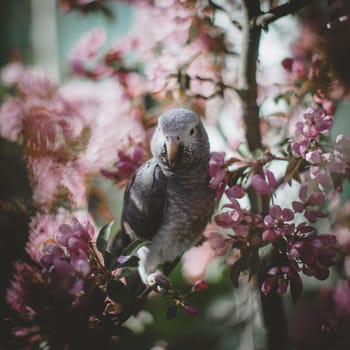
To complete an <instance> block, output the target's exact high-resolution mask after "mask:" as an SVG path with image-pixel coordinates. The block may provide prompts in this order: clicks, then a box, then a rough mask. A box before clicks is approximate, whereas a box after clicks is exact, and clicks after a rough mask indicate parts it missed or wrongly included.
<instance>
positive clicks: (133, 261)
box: [111, 255, 140, 270]
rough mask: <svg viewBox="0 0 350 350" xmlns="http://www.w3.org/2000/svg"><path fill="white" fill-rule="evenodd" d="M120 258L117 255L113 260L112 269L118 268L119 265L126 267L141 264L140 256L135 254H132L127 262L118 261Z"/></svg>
mask: <svg viewBox="0 0 350 350" xmlns="http://www.w3.org/2000/svg"><path fill="white" fill-rule="evenodd" d="M118 258H119V257H116V258H115V259H114V260H113V262H112V264H111V270H115V269H116V268H118V267H122V268H124V267H138V266H139V260H140V259H139V258H138V257H137V256H135V255H133V256H130V257H129V258H128V259H127V260H126V261H125V262H123V263H120V262H119V261H118Z"/></svg>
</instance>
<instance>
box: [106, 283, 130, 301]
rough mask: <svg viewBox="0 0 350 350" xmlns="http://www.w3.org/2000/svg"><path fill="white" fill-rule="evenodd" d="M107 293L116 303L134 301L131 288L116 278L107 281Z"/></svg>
mask: <svg viewBox="0 0 350 350" xmlns="http://www.w3.org/2000/svg"><path fill="white" fill-rule="evenodd" d="M107 295H108V297H109V298H111V299H112V300H113V301H114V302H115V303H118V304H132V303H133V301H134V296H133V294H132V292H131V290H130V289H129V288H128V287H126V286H125V285H124V284H123V283H122V282H120V281H118V280H112V281H110V282H109V283H108V285H107Z"/></svg>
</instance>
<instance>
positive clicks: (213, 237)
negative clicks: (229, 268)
mask: <svg viewBox="0 0 350 350" xmlns="http://www.w3.org/2000/svg"><path fill="white" fill-rule="evenodd" d="M208 242H209V245H210V247H211V248H212V249H213V250H214V252H215V255H216V256H223V255H226V253H227V250H228V248H229V240H228V239H227V237H225V236H224V235H223V234H221V233H218V232H211V233H210V234H209V236H208Z"/></svg>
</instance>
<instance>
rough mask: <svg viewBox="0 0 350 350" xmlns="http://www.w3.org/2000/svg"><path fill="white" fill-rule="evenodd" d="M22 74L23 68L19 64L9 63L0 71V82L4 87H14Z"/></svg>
mask: <svg viewBox="0 0 350 350" xmlns="http://www.w3.org/2000/svg"><path fill="white" fill-rule="evenodd" d="M23 72H24V68H23V65H22V64H21V63H17V62H13V63H9V64H7V65H6V66H5V67H3V68H2V69H1V74H0V80H1V82H2V83H3V84H4V85H6V86H13V85H16V84H17V83H18V81H19V80H20V78H21V76H22V74H23Z"/></svg>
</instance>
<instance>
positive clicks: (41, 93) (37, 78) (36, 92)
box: [18, 70, 56, 99]
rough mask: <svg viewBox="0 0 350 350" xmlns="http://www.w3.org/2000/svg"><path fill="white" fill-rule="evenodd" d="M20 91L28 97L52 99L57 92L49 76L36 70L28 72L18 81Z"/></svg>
mask: <svg viewBox="0 0 350 350" xmlns="http://www.w3.org/2000/svg"><path fill="white" fill-rule="evenodd" d="M18 89H19V90H20V91H21V93H22V94H24V95H25V96H27V97H30V96H35V97H36V98H40V99H50V98H51V97H52V96H53V95H54V93H55V91H56V85H55V83H54V82H53V81H52V79H51V78H50V76H49V75H47V74H45V73H43V72H40V71H36V70H26V71H25V72H24V73H23V75H22V76H21V78H20V80H19V81H18Z"/></svg>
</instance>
